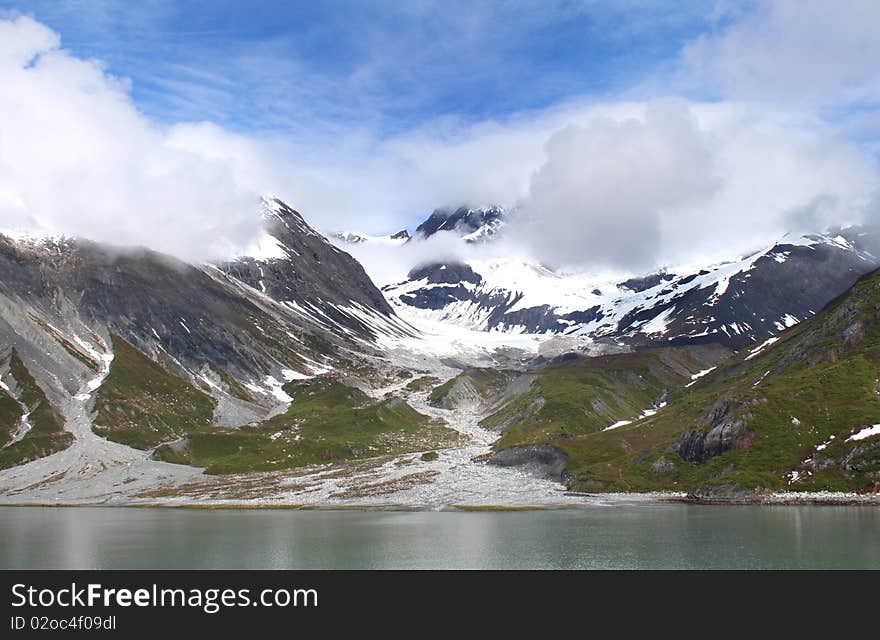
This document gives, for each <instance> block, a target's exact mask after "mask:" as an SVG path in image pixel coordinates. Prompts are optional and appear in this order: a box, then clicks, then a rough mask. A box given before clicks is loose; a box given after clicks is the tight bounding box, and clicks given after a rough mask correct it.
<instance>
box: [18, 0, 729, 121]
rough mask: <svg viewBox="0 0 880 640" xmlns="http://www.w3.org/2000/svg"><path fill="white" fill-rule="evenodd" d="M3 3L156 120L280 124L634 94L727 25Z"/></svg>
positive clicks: (460, 12) (474, 10) (291, 6)
mask: <svg viewBox="0 0 880 640" xmlns="http://www.w3.org/2000/svg"><path fill="white" fill-rule="evenodd" d="M4 5H6V6H7V7H9V8H12V9H17V10H19V11H22V12H26V13H29V14H31V15H32V16H34V17H35V18H36V19H38V20H39V21H41V22H43V23H44V24H46V25H48V26H49V27H51V28H52V29H54V30H55V31H57V32H59V33H60V34H61V35H62V42H63V46H64V47H66V48H68V49H70V50H71V51H72V52H73V53H74V54H75V55H77V56H80V57H93V58H98V59H100V60H102V61H103V62H104V63H105V64H106V66H107V70H108V71H109V72H110V73H112V74H114V75H118V76H123V77H127V78H130V79H131V81H132V86H131V93H132V96H133V98H134V100H135V102H136V104H137V105H138V107H139V108H140V109H142V110H143V111H144V112H145V113H146V114H148V115H149V116H151V117H153V118H155V119H156V120H159V121H163V122H178V121H181V120H210V121H213V122H216V123H218V124H221V125H223V126H225V127H228V128H231V129H234V130H238V131H271V132H278V131H281V132H298V131H300V130H301V129H304V128H314V127H329V128H334V127H339V126H345V125H346V124H351V123H352V122H356V123H359V124H363V123H369V125H370V126H371V127H372V128H373V129H374V130H376V131H378V132H381V133H383V134H385V133H387V134H391V133H395V132H398V131H400V130H401V129H406V128H409V127H415V126H418V125H420V124H422V123H423V122H425V121H430V120H434V119H437V118H442V117H449V116H454V117H455V118H458V119H464V120H482V119H486V118H493V117H503V116H505V115H508V114H510V113H514V112H520V111H523V110H528V109H540V108H545V107H547V106H550V105H553V104H556V103H559V102H560V101H564V100H566V99H570V98H572V97H575V96H583V95H604V94H608V93H617V92H625V91H631V90H632V89H633V88H634V87H637V86H638V85H639V83H641V82H643V81H644V80H645V79H648V78H650V77H652V76H653V75H654V74H657V73H659V72H661V71H662V69H663V68H664V67H666V66H668V65H670V64H671V63H672V62H673V61H674V60H675V58H676V56H677V55H678V52H679V50H680V49H681V47H682V46H683V45H684V43H686V42H687V41H688V40H690V39H692V38H694V37H695V36H696V35H697V34H699V33H702V32H705V31H706V30H707V29H712V28H718V26H719V20H718V19H717V12H716V10H715V3H714V2H710V1H691V2H684V3H668V2H666V3H664V2H648V1H641V2H639V1H631V2H610V3H609V2H572V1H564V2H553V1H551V0H543V1H537V2H519V3H517V2H482V3H474V2H436V3H434V2H411V3H407V2H365V1H360V2H350V1H342V0H336V1H332V0H331V1H329V2H296V1H293V2H278V1H274V2H272V1H267V0H259V1H256V2H221V1H214V2H207V3H203V2H199V3H196V2H179V1H173V2H166V1H160V2H155V1H152V2H151V1H147V2H138V3H133V2H100V1H98V0H96V1H94V2H82V1H79V2H71V1H68V2H65V1H63V0H62V1H58V0H54V1H52V0H50V1H39V0H38V1H32V2H26V3H14V2H13V3H4ZM721 23H723V21H721Z"/></svg>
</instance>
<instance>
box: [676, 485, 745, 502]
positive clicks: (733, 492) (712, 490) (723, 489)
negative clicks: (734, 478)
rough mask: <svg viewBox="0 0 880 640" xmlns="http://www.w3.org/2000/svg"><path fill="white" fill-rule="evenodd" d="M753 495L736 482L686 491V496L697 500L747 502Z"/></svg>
mask: <svg viewBox="0 0 880 640" xmlns="http://www.w3.org/2000/svg"><path fill="white" fill-rule="evenodd" d="M753 497H754V492H753V491H749V490H748V489H744V488H743V487H741V486H740V485H738V484H718V485H706V486H703V487H698V488H696V489H694V490H692V491H690V492H689V493H688V498H690V499H691V500H696V501H698V502H731V503H748V502H751V501H752V499H753Z"/></svg>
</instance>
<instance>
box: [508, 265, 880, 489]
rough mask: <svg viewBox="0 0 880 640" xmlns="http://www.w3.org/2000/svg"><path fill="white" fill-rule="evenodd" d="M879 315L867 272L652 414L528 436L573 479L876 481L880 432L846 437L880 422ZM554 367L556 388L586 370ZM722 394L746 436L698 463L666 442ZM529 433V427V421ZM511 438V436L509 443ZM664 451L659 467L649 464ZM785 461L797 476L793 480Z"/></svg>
mask: <svg viewBox="0 0 880 640" xmlns="http://www.w3.org/2000/svg"><path fill="white" fill-rule="evenodd" d="M878 317H880V276H878V275H874V276H871V277H868V278H865V279H863V280H861V281H860V282H859V283H857V284H856V286H855V287H854V288H853V290H852V291H851V292H850V293H849V294H847V295H845V296H843V297H842V298H840V299H838V300H837V301H835V302H834V303H832V304H831V305H830V306H829V307H828V308H827V309H826V310H825V311H823V312H822V313H820V314H819V315H817V316H816V317H815V318H813V319H812V320H810V321H808V322H804V323H802V324H801V325H798V326H797V327H794V328H792V329H790V330H788V331H786V332H785V333H784V334H783V337H782V338H781V339H780V341H779V342H777V343H776V344H773V345H771V346H768V347H766V348H765V349H764V350H763V351H761V352H760V353H759V354H758V355H756V356H754V357H752V358H750V359H746V357H747V356H748V355H749V354H748V353H747V352H744V353H741V354H739V355H738V356H736V357H735V358H734V359H733V360H732V361H731V362H730V363H728V364H726V365H725V366H724V367H722V368H721V369H720V370H718V371H716V372H714V373H713V374H710V375H708V376H706V377H705V378H704V379H701V380H700V381H699V382H698V383H697V384H695V385H694V386H693V387H691V388H690V389H680V390H679V391H677V392H675V393H672V394H670V402H669V406H668V407H667V408H666V409H664V410H663V411H661V412H659V413H658V414H657V415H655V416H653V417H650V418H646V419H644V420H642V421H639V422H637V423H636V424H633V425H630V426H626V427H621V428H619V429H615V430H613V431H606V432H594V433H587V434H583V435H578V436H576V437H573V438H569V439H559V438H558V437H557V438H554V437H553V434H552V432H551V433H542V434H540V436H538V437H537V438H534V437H533V438H532V439H537V440H541V441H550V442H552V443H553V444H556V445H557V446H559V447H560V448H562V449H564V450H565V451H566V452H567V453H568V454H569V455H570V458H571V459H570V461H569V464H568V468H567V471H568V473H569V474H570V476H571V481H570V485H571V487H572V488H574V489H584V490H597V489H599V490H609V491H619V490H626V491H645V490H657V489H678V490H681V489H688V490H691V489H694V488H697V487H705V486H711V485H727V486H731V485H732V486H739V487H742V488H750V489H760V488H764V489H783V488H788V489H792V490H820V489H834V490H859V489H863V488H865V487H868V486H871V485H872V484H873V482H874V481H876V480H877V479H880V438H878V437H876V436H875V437H873V438H869V439H866V440H862V441H860V442H849V443H847V442H846V439H847V437H849V435H850V434H851V433H853V432H854V431H857V430H858V429H860V428H862V427H864V426H866V425H870V424H875V423H877V422H880V396H878V383H877V380H878V374H880V323H878ZM552 376H561V377H562V380H561V381H559V383H560V384H561V385H562V386H561V387H560V389H563V388H565V386H566V385H567V386H568V387H572V385H574V386H575V387H576V385H578V384H580V381H581V380H583V378H584V374H583V373H581V372H576V371H565V370H564V368H562V367H556V368H553V369H552V370H550V371H548V372H547V373H546V374H544V377H545V379H546V378H549V377H552ZM576 404H577V403H576ZM719 404H723V405H724V406H726V407H728V417H730V418H733V419H741V420H743V421H744V422H745V424H746V425H747V427H748V428H749V429H751V430H753V432H754V439H753V440H752V442H751V444H750V445H749V446H748V447H747V448H744V449H734V450H731V451H728V452H727V453H724V454H723V455H720V456H717V457H715V458H712V459H711V460H709V461H707V462H704V463H701V464H700V463H694V462H686V461H684V460H682V459H681V458H680V457H679V456H678V454H677V453H675V452H674V451H672V450H671V446H672V444H673V443H674V442H675V439H676V437H677V436H678V435H679V434H680V433H682V432H683V431H686V430H688V429H694V428H699V429H702V430H703V431H708V430H709V429H710V428H711V426H712V424H713V419H712V412H713V409H716V408H717V407H718V406H719ZM520 428H523V427H522V426H521V427H520ZM528 431H529V432H530V433H532V434H533V435H534V429H529V430H528ZM832 435H833V436H835V438H834V439H833V440H832V439H831V436H832ZM518 439H519V440H522V436H520V437H519V438H518ZM829 440H830V444H828V445H827V446H826V447H825V448H823V449H818V450H817V447H820V445H822V444H823V443H827V442H829ZM513 443H514V442H513V438H508V442H507V443H505V444H506V445H508V446H509V445H510V444H513ZM661 457H662V458H664V462H665V463H666V465H665V466H666V467H667V471H666V473H657V472H656V470H654V469H652V464H653V463H654V462H655V461H657V460H658V459H659V458H661ZM811 459H812V460H814V461H817V460H822V461H824V463H825V464H820V465H818V466H819V467H823V466H824V468H821V469H820V468H818V467H817V466H816V465H815V463H813V464H811V463H810V462H809V460H811ZM805 461H806V462H805ZM792 471H798V472H799V474H800V476H801V478H800V480H798V481H797V482H795V483H793V484H791V485H789V482H788V478H789V477H790V476H789V474H790V473H791V472H792Z"/></svg>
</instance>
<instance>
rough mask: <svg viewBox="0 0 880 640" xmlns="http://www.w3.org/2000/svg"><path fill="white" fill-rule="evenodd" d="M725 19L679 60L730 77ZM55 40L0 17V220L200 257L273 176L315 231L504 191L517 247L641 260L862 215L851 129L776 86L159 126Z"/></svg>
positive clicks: (371, 223) (536, 252) (252, 229)
mask: <svg viewBox="0 0 880 640" xmlns="http://www.w3.org/2000/svg"><path fill="white" fill-rule="evenodd" d="M805 13H809V12H805ZM809 15H812V16H813V17H814V19H815V17H816V16H817V15H818V14H817V13H816V11H813V12H812V13H809ZM751 19H752V18H749V17H748V16H746V17H745V18H742V20H751ZM736 24H739V22H737V23H735V24H734V26H732V27H726V28H725V29H726V30H725V29H722V30H721V31H720V32H719V33H718V34H717V35H715V36H711V38H714V39H710V38H704V39H703V40H701V41H700V42H698V43H697V44H695V45H693V46H692V47H689V48H688V50H687V51H688V52H689V53H687V54H686V56H685V58H687V59H692V58H693V57H694V56H697V53H695V52H697V51H698V50H702V52H703V53H700V54H699V56H700V57H701V59H702V60H703V61H704V62H705V63H706V65H709V66H710V67H711V68H712V69H714V71H713V72H712V73H713V74H718V75H717V77H721V76H724V75H725V74H727V73H728V72H727V71H725V68H726V67H725V65H727V64H733V62H724V61H725V60H726V59H725V58H724V56H723V55H722V53H723V51H726V50H727V49H726V48H727V47H728V45H726V44H724V42H728V40H727V39H728V38H732V39H733V40H729V41H730V42H733V41H735V38H734V36H735V35H736V34H737V33H738V31H737V30H736ZM856 26H857V25H856ZM856 26H853V28H856ZM767 28H768V29H769V28H770V27H767ZM759 31H760V29H759ZM801 31H804V32H805V33H813V31H812V28H811V29H807V28H806V27H804V28H803V29H801ZM731 34H733V35H731ZM746 35H747V34H745V32H743V35H738V36H736V38H740V39H742V38H746ZM804 37H805V36H798V37H794V36H791V39H793V40H795V41H798V42H800V40H803V38H804ZM862 40H863V39H862ZM835 41H836V40H835ZM860 41H861V40H860ZM744 46H745V45H744ZM749 46H751V47H753V49H754V48H755V47H757V45H755V44H754V43H752V44H749ZM866 46H873V45H866ZM58 47H59V37H58V35H57V34H55V33H53V32H52V31H51V30H49V29H47V28H46V27H44V26H42V25H40V24H39V23H37V22H35V21H33V20H32V19H29V18H17V19H15V20H6V21H0V86H2V87H3V91H0V228H4V227H5V228H10V227H21V226H35V225H37V226H39V227H40V228H42V229H43V230H45V231H49V232H55V233H66V234H73V235H83V236H87V237H91V238H94V239H97V240H104V241H108V242H113V243H118V244H146V245H148V246H151V247H153V248H155V249H159V250H162V251H167V252H170V253H173V254H175V255H178V256H180V257H184V258H188V259H205V258H210V257H214V256H219V255H229V254H231V253H235V252H236V251H238V250H240V249H241V248H243V247H246V246H248V245H249V244H251V243H252V241H253V240H254V239H255V236H256V234H257V231H258V229H257V226H258V225H257V223H256V212H255V208H256V205H255V203H256V201H257V198H258V196H259V195H261V194H264V193H266V192H271V193H275V194H277V195H279V196H280V197H282V198H284V199H285V200H287V201H288V202H289V203H290V204H291V205H292V206H294V207H296V208H297V209H299V210H300V211H302V212H303V213H304V214H305V216H306V218H307V219H308V220H309V221H310V222H312V223H313V224H314V225H315V226H317V227H318V228H320V229H323V230H326V231H338V230H342V229H350V230H354V231H361V232H366V233H373V234H380V233H389V232H393V231H397V230H398V229H400V228H401V226H403V225H404V224H408V225H409V226H410V229H412V227H413V226H414V225H415V224H417V222H418V221H420V219H422V218H424V217H425V216H426V215H427V213H428V212H429V211H430V210H431V209H433V208H435V207H440V206H450V205H452V206H454V205H458V204H463V203H469V204H475V205H480V204H488V203H497V204H501V205H504V206H508V207H513V206H515V207H518V209H519V212H520V213H519V216H518V220H517V221H516V222H515V223H514V225H513V229H512V234H511V235H512V236H513V238H512V240H511V242H513V241H515V242H517V246H516V247H513V248H511V249H510V251H514V250H515V251H517V252H527V253H529V254H530V257H532V258H534V259H536V260H539V261H541V262H544V263H547V264H558V265H563V266H574V267H615V268H620V267H623V268H626V269H632V270H645V269H648V268H651V267H653V266H656V265H658V264H671V263H679V262H683V261H688V260H692V259H693V260H696V259H706V258H709V259H712V258H713V257H714V258H717V257H719V256H722V255H723V256H724V257H727V256H730V255H731V254H734V253H736V252H741V251H746V250H748V249H750V248H752V247H753V246H755V245H756V244H760V243H762V242H765V241H766V240H768V239H769V238H772V237H775V236H778V235H780V234H782V233H784V232H785V231H788V230H790V229H792V228H793V227H803V226H804V225H825V224H829V223H839V222H850V221H853V222H855V221H859V220H861V219H864V216H865V215H866V214H865V213H864V212H865V211H866V210H867V209H866V207H867V206H868V205H867V204H866V203H868V202H870V199H871V197H872V194H873V193H875V192H876V190H877V185H878V183H880V179H878V168H877V162H876V160H875V159H873V158H871V157H870V156H869V155H867V154H866V153H865V152H864V150H860V148H859V147H858V146H857V145H856V144H855V143H853V142H851V141H848V140H847V139H846V138H843V137H841V133H840V132H841V131H844V130H843V129H841V128H840V127H837V128H835V127H832V126H830V125H829V124H827V123H826V122H824V121H823V120H822V119H821V118H820V117H818V116H815V115H810V114H809V112H808V111H806V110H804V109H803V108H801V107H800V106H797V108H793V107H792V106H791V104H788V103H785V102H784V101H783V102H779V101H775V100H774V102H773V106H770V103H768V102H767V101H760V100H757V99H754V100H751V101H749V102H745V101H739V100H733V99H730V100H727V101H721V102H714V103H708V102H696V101H684V100H680V99H659V100H656V99H655V100H632V101H620V100H615V99H606V100H598V99H595V98H581V99H576V100H572V101H569V102H565V103H561V104H557V105H553V106H551V107H548V108H546V109H540V110H533V111H524V112H519V113H513V114H511V115H508V116H506V117H504V118H499V119H493V120H486V121H480V122H466V121H462V120H459V119H457V118H455V117H446V118H439V119H437V120H434V121H431V122H427V123H423V124H422V125H421V126H420V127H418V128H416V129H411V130H408V131H405V132H403V133H399V134H396V135H393V136H389V137H379V136H378V135H377V134H376V133H375V132H374V131H372V130H370V129H369V128H367V127H362V126H358V127H345V126H343V125H341V124H339V123H336V125H335V126H328V127H327V128H326V129H322V130H320V131H319V132H318V133H316V134H315V135H314V136H312V137H309V138H305V137H298V138H292V137H290V136H283V135H280V136H279V135H273V136H269V135H266V136H262V137H259V136H256V135H252V136H245V135H241V134H235V133H231V132H229V131H227V130H224V129H223V128H221V127H218V126H216V125H214V124H211V123H180V124H176V125H172V126H168V127H165V126H158V125H156V124H155V123H153V122H151V121H150V120H149V119H148V118H147V117H145V116H144V115H143V114H141V113H140V112H139V111H138V110H137V108H136V106H135V105H134V104H133V102H132V99H131V96H130V94H129V93H128V86H127V83H126V81H124V80H120V79H117V78H114V77H112V76H110V75H109V74H107V73H106V72H105V71H104V69H102V67H101V65H100V63H98V62H95V61H85V60H81V59H77V58H76V57H74V56H73V55H72V54H71V53H69V52H67V51H65V50H63V49H59V48H58ZM747 50H748V48H747ZM756 50H758V49H756ZM768 55H769V54H768ZM838 58H840V59H845V58H846V56H843V55H842V54H841V56H838ZM755 59H756V60H761V59H762V57H761V55H759V54H755ZM876 64H877V63H876V62H874V61H871V62H870V64H868V65H867V67H865V68H868V67H870V68H875V66H876ZM852 65H853V66H851V67H850V66H847V67H846V69H850V68H851V69H854V71H846V72H845V73H844V72H843V71H841V72H839V73H838V71H834V70H831V71H828V78H830V79H831V80H833V78H835V77H837V76H838V75H840V77H846V78H852V79H853V80H852V81H849V80H847V83H846V84H847V86H855V85H856V84H859V85H860V86H862V85H864V84H865V78H870V77H871V72H870V69H868V71H864V70H863V69H862V67H861V66H859V65H858V64H856V63H855V62H853V63H852ZM752 66H754V65H752ZM745 68H747V69H750V68H751V66H749V65H747V66H746V67H745ZM729 73H730V74H733V75H732V76H731V77H733V76H735V75H736V73H734V72H733V71H731V72H729ZM741 75H742V74H741ZM712 77H716V76H715V75H713V76H712ZM742 77H745V76H742ZM831 80H829V82H831ZM762 82H770V83H771V84H772V78H769V79H767V78H764V79H762V80H761V82H758V81H756V80H755V81H753V80H750V81H749V86H751V87H753V90H754V93H755V94H758V93H760V87H761V83H762ZM823 86H830V85H823ZM771 97H772V96H771ZM870 125H871V123H870V122H869V121H867V120H866V122H865V123H864V124H863V125H862V126H870ZM453 244H454V243H449V242H447V241H439V240H438V241H435V242H433V243H424V244H418V243H412V244H411V245H409V246H408V247H407V248H406V249H405V250H401V251H400V252H398V253H396V254H395V260H394V261H393V264H391V263H386V264H385V266H380V267H376V268H375V269H373V272H374V273H377V272H378V270H380V269H384V273H385V274H386V275H383V276H381V277H379V276H377V280H379V281H383V282H384V281H388V280H391V279H394V278H395V277H396V276H395V275H394V274H398V275H399V274H401V273H404V272H405V271H406V270H407V269H408V268H409V267H411V266H414V265H415V264H417V263H419V262H423V261H425V260H428V259H433V258H442V257H448V256H449V255H450V252H451V251H459V250H458V249H453V248H451V247H452V246H453ZM358 250H360V249H358ZM390 253H391V252H388V254H386V255H390ZM454 255H459V254H454ZM398 258H399V260H398ZM364 260H365V262H368V263H372V264H381V263H382V260H383V258H382V256H381V255H380V256H378V257H377V258H376V259H375V260H370V258H368V257H364ZM386 260H387V259H386ZM368 268H370V264H368Z"/></svg>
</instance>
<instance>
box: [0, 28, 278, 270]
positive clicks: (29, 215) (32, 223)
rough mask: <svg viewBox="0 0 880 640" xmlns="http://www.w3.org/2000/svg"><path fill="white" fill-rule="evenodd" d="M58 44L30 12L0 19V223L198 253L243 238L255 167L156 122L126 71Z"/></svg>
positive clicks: (252, 225) (249, 220)
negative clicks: (143, 109) (245, 167)
mask: <svg viewBox="0 0 880 640" xmlns="http://www.w3.org/2000/svg"><path fill="white" fill-rule="evenodd" d="M58 47H59V38H58V36H57V35H56V34H55V33H53V32H52V31H50V30H49V29H47V28H46V27H44V26H43V25H41V24H39V23H37V22H35V21H34V20H32V19H30V18H27V17H18V18H16V19H14V20H6V21H0V86H2V87H3V89H2V91H0V227H4V228H6V229H10V228H11V229H22V228H28V227H29V228H34V227H36V228H37V229H38V230H41V231H44V232H49V233H63V234H66V235H80V236H85V237H89V238H92V239H96V240H103V241H108V242H114V243H120V244H126V245H147V246H150V247H152V248H155V249H159V250H162V251H166V252H170V253H173V254H176V255H178V256H182V257H187V258H196V259H204V258H209V257H213V256H217V255H222V254H224V253H228V252H229V251H231V250H233V249H232V248H233V247H236V246H244V245H246V244H247V243H248V242H249V241H250V239H251V238H252V237H254V236H255V234H256V233H257V231H258V225H257V224H256V220H257V202H258V197H259V187H260V186H261V185H260V184H259V183H258V182H255V181H253V178H254V176H253V175H251V174H248V173H246V172H243V171H242V170H241V166H240V165H241V163H240V162H236V161H232V160H230V159H229V158H226V157H223V156H222V155H221V154H212V153H206V152H205V149H206V148H207V149H208V150H209V151H210V145H205V144H201V145H190V146H189V147H188V146H187V145H186V144H185V142H186V140H187V138H188V137H189V138H190V139H191V138H192V135H189V136H188V135H187V133H186V130H185V129H177V128H173V129H171V130H170V131H168V130H163V129H160V128H159V127H156V126H154V125H153V124H152V123H151V122H149V121H148V120H147V119H146V118H145V117H144V116H143V115H141V114H140V113H139V112H138V111H137V109H136V108H135V106H134V105H133V104H132V101H131V99H130V96H129V94H128V93H127V86H126V83H125V82H124V81H120V80H118V79H116V78H114V77H112V76H110V75H108V74H107V73H105V71H104V70H103V69H102V68H101V66H100V64H99V63H98V62H95V61H86V60H80V59H77V58H75V57H73V56H72V55H71V54H70V53H68V52H67V51H65V50H63V49H59V48H58ZM190 134H192V132H190ZM208 137H210V136H203V138H206V139H207V138H208ZM213 137H214V138H217V137H218V135H217V134H216V132H215V135H214V136H213ZM202 142H205V140H203V141H202ZM230 142H235V140H234V138H233V137H232V136H229V135H227V136H226V140H224V141H223V143H224V145H226V146H227V147H228V146H230V145H229V143H230ZM247 146H248V145H247V143H246V142H244V141H240V142H239V147H247ZM240 150H241V149H239V151H240ZM236 156H237V157H239V158H240V157H241V156H240V154H236Z"/></svg>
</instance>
